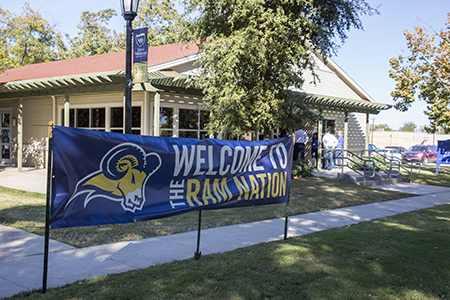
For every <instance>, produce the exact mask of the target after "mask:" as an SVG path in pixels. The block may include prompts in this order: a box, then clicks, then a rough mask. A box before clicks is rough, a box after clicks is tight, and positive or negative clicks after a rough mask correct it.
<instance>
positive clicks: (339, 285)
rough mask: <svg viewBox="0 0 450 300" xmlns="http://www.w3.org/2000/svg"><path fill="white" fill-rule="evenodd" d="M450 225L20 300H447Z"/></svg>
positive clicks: (368, 231)
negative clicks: (67, 299) (370, 299)
mask: <svg viewBox="0 0 450 300" xmlns="http://www.w3.org/2000/svg"><path fill="white" fill-rule="evenodd" d="M449 220H450V205H442V206H438V207H433V208H430V209H425V210H421V211H416V212H410V213H404V214H401V215H397V216H393V217H388V218H383V219H379V220H374V221H369V222H363V223H360V224H357V225H353V226H351V227H345V228H335V229H331V230H327V231H323V232H318V233H313V234H308V235H305V236H303V237H297V238H290V239H288V240H287V241H277V242H272V243H263V244H258V245H254V246H251V247H247V248H240V249H237V250H235V251H231V252H227V253H222V254H213V255H206V256H203V257H202V258H201V259H200V260H197V261H196V260H193V259H189V260H184V261H176V262H172V263H168V264H163V265H159V266H154V267H150V268H147V269H143V270H138V271H130V272H126V273H122V274H114V275H108V276H103V277H98V278H94V279H89V280H83V281H80V282H77V283H74V284H70V285H67V286H65V287H61V288H56V289H50V290H49V291H48V293H47V295H45V296H43V295H42V294H39V293H38V292H34V293H23V294H21V296H17V297H16V299H20V298H28V297H29V298H28V299H41V298H45V299H58V297H59V299H61V298H73V299H85V298H89V299H110V298H111V297H113V298H115V299H369V298H375V299H436V298H441V299H442V298H445V297H447V296H448V294H449V292H450V258H449V257H450V247H449V246H450V244H449V233H450V222H449ZM174 247H175V246H174ZM149 251H151V249H149Z"/></svg>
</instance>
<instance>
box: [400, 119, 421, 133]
mask: <svg viewBox="0 0 450 300" xmlns="http://www.w3.org/2000/svg"><path fill="white" fill-rule="evenodd" d="M416 128H417V125H416V124H414V122H412V121H410V122H405V123H403V126H402V127H400V129H399V130H400V131H407V132H415V131H416Z"/></svg>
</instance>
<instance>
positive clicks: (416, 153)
mask: <svg viewBox="0 0 450 300" xmlns="http://www.w3.org/2000/svg"><path fill="white" fill-rule="evenodd" d="M417 159H418V160H419V161H420V163H421V164H422V165H427V164H428V163H429V162H436V159H437V147H436V146H434V145H415V146H411V148H409V149H408V151H406V152H404V153H403V154H402V160H403V161H406V162H410V161H414V160H417Z"/></svg>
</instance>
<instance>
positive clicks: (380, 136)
mask: <svg viewBox="0 0 450 300" xmlns="http://www.w3.org/2000/svg"><path fill="white" fill-rule="evenodd" d="M448 139H450V135H443V134H429V133H422V132H405V131H375V132H371V133H370V137H369V141H370V143H371V144H375V146H377V147H378V148H384V147H386V146H402V147H405V148H406V149H408V148H409V147H411V146H413V145H417V144H427V145H436V146H437V142H438V141H441V140H448Z"/></svg>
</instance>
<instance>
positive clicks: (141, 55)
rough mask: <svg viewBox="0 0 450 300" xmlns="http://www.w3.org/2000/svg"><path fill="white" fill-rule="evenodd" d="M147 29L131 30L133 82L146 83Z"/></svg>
mask: <svg viewBox="0 0 450 300" xmlns="http://www.w3.org/2000/svg"><path fill="white" fill-rule="evenodd" d="M147 31H148V28H139V29H135V30H133V70H134V72H133V76H134V78H133V82H135V83H140V82H147V81H148V41H147Z"/></svg>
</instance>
